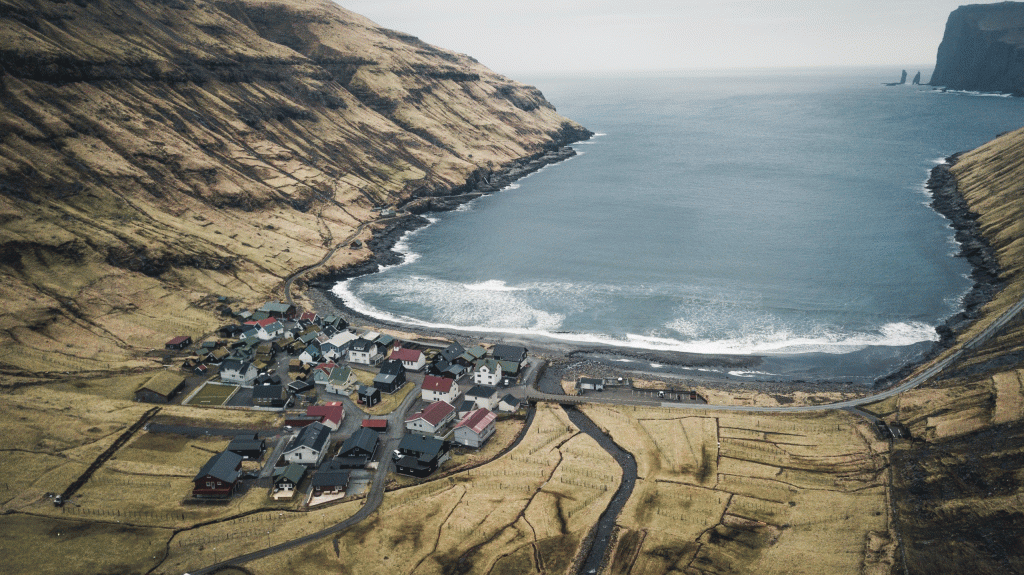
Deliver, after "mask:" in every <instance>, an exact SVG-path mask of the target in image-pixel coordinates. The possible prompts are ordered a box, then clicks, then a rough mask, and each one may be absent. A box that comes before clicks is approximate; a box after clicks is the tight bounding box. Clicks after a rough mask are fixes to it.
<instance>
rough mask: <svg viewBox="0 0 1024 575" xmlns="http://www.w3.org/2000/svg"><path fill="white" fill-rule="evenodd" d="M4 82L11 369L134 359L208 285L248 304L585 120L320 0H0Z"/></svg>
mask: <svg viewBox="0 0 1024 575" xmlns="http://www.w3.org/2000/svg"><path fill="white" fill-rule="evenodd" d="M0 93H2V96H0V221H2V222H3V225H2V226H0V280H2V281H0V298H2V299H3V301H4V302H5V304H6V305H5V309H4V310H2V311H0V370H6V371H7V373H9V374H14V373H31V374H39V373H42V372H50V373H52V372H58V371H59V372H64V371H82V370H90V369H97V370H103V369H113V368H119V367H124V366H126V365H133V364H136V363H138V362H137V361H136V358H137V357H138V355H139V354H138V351H139V350H147V349H149V348H152V347H155V346H159V345H160V344H161V343H162V342H163V341H165V340H166V339H168V338H169V337H170V336H173V335H175V334H177V333H179V332H180V333H193V334H195V333H196V332H197V331H201V330H202V329H203V328H207V327H212V322H214V321H216V320H215V319H214V317H213V314H211V313H209V311H208V310H204V309H200V308H202V307H203V306H204V305H206V302H210V301H212V299H211V297H210V295H211V294H220V295H226V296H229V297H233V298H235V299H236V300H242V301H243V302H247V303H253V302H254V301H256V300H258V299H260V298H264V297H267V296H269V295H270V294H271V292H272V290H273V288H274V287H275V286H277V285H279V283H280V281H281V279H282V278H283V277H286V276H287V275H288V274H290V273H291V272H293V271H295V270H296V269H298V268H301V267H303V266H307V265H310V264H313V263H315V262H317V261H319V260H320V259H321V258H323V257H324V255H325V254H326V253H327V251H328V249H329V248H330V247H333V246H334V245H336V244H338V243H339V242H340V241H341V240H343V239H345V238H346V237H348V236H350V235H352V234H353V233H355V232H357V231H359V232H360V233H361V234H362V236H361V237H363V238H364V239H366V238H368V237H369V233H370V229H368V228H367V229H364V227H365V226H363V224H365V223H367V222H372V221H373V220H374V219H375V218H377V217H379V216H378V214H379V211H378V210H376V209H375V206H380V205H402V204H406V203H408V202H409V201H411V200H412V199H414V198H422V197H430V196H444V195H446V194H448V193H451V192H452V191H453V190H458V189H460V187H463V186H465V184H466V182H467V180H468V179H470V178H478V177H479V176H480V174H486V173H489V172H491V171H494V170H498V169H500V168H502V167H504V166H508V165H510V164H511V163H512V162H514V161H516V160H518V159H521V158H528V157H531V156H535V155H538V154H542V153H544V152H545V151H547V150H550V149H552V148H553V147H557V146H558V145H559V144H563V143H567V142H569V141H572V140H576V139H580V138H584V137H586V136H587V132H586V130H584V129H583V128H582V127H580V126H579V125H577V124H575V123H573V122H571V121H569V120H567V119H565V118H563V117H561V116H559V115H558V113H557V112H556V111H555V109H554V107H553V106H551V104H550V103H549V102H548V101H547V100H545V99H544V97H543V95H542V94H541V93H540V92H539V91H538V90H537V89H536V88H533V87H531V86H525V85H523V84H519V83H517V82H514V81H512V80H510V79H508V78H505V77H503V76H501V75H498V74H496V73H494V72H492V71H490V70H488V69H487V68H485V67H484V66H482V65H481V64H479V63H478V62H476V61H475V60H473V59H472V58H470V57H468V56H465V55H461V54H455V53H451V52H446V51H444V50H441V49H439V48H436V47H434V46H430V45H428V44H426V43H424V42H422V41H420V40H418V39H417V38H415V37H412V36H409V35H406V34H402V33H399V32H394V31H391V30H385V29H382V28H380V27H378V26H376V25H375V24H373V23H372V22H370V21H368V20H366V19H365V18H362V17H360V16H358V15H356V14H353V13H351V12H348V11H346V10H344V9H342V8H341V7H339V6H337V5H336V4H334V3H333V2H330V1H329V0H224V1H215V0H100V1H98V2H85V1H77V0H76V1H74V2H67V1H64V0H56V1H52V2H51V1H47V0H0ZM368 255H369V253H368V251H367V250H365V249H361V250H348V249H345V250H341V251H339V252H338V255H337V256H335V258H334V259H333V260H332V261H331V262H329V263H330V264H332V265H336V266H344V265H347V264H350V263H353V262H357V261H359V260H360V259H365V258H366V257H367V256H368ZM208 307H212V306H208Z"/></svg>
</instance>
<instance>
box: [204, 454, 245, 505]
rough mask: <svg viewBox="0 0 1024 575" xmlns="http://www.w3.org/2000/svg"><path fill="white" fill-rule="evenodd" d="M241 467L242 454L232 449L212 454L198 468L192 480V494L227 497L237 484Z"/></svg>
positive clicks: (206, 496)
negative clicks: (204, 463)
mask: <svg viewBox="0 0 1024 575" xmlns="http://www.w3.org/2000/svg"><path fill="white" fill-rule="evenodd" d="M241 469H242V456H241V455H239V454H237V453H234V452H232V451H224V452H221V453H218V454H217V455H214V456H213V457H211V458H210V460H209V461H207V462H206V465H204V466H203V467H202V469H200V470H199V473H197V474H196V476H195V478H193V479H192V482H193V483H194V484H195V486H194V487H193V489H192V496H193V497H199V498H227V497H231V494H233V493H234V492H235V488H236V487H237V486H238V476H239V473H240V471H241Z"/></svg>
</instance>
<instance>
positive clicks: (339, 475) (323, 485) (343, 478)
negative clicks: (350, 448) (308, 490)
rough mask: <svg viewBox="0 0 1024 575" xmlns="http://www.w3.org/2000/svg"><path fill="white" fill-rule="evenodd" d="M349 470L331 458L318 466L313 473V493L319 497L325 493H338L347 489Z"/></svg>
mask: <svg viewBox="0 0 1024 575" xmlns="http://www.w3.org/2000/svg"><path fill="white" fill-rule="evenodd" d="M348 480H349V472H348V471H347V470H345V469H344V468H342V467H341V466H340V465H338V460H337V459H332V460H331V461H328V462H327V463H325V464H323V465H321V466H320V469H318V470H317V471H316V473H314V474H313V480H312V487H313V495H314V496H316V497H319V496H321V495H323V494H325V493H327V494H331V493H340V492H342V491H345V490H346V489H348Z"/></svg>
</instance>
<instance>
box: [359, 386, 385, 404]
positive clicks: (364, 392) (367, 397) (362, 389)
mask: <svg viewBox="0 0 1024 575" xmlns="http://www.w3.org/2000/svg"><path fill="white" fill-rule="evenodd" d="M357 393H358V397H359V403H360V404H362V405H365V406H366V407H373V406H375V405H377V404H378V403H380V390H379V389H377V388H376V387H370V386H368V385H360V386H359V391H358V392H357Z"/></svg>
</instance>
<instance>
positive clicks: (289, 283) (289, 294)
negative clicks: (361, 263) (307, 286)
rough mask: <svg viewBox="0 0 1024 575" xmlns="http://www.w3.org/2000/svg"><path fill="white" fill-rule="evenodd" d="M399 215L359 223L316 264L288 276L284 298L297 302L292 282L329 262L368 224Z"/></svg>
mask: <svg viewBox="0 0 1024 575" xmlns="http://www.w3.org/2000/svg"><path fill="white" fill-rule="evenodd" d="M399 217H402V216H395V217H389V218H380V219H376V220H370V221H367V222H363V223H361V224H359V227H357V228H356V229H355V231H353V232H352V233H351V234H349V236H348V237H347V238H345V239H343V240H341V241H340V242H338V244H337V245H336V246H334V247H333V248H331V249H330V251H328V252H327V254H326V255H324V257H323V259H322V260H320V261H318V262H316V263H315V264H312V265H308V266H306V267H304V268H301V269H299V270H298V271H296V272H295V273H293V274H292V275H290V276H288V279H286V280H285V281H284V298H285V300H286V301H287V302H288V304H289V305H291V304H294V303H295V302H294V301H292V284H293V283H295V280H296V279H298V278H299V277H301V276H303V275H305V274H306V273H307V272H309V271H310V270H314V269H316V268H318V267H320V266H322V265H324V264H325V263H327V260H329V259H331V258H332V257H333V256H334V254H335V253H336V252H337V251H338V250H339V249H341V248H343V247H345V246H347V245H349V244H351V243H352V240H354V239H356V238H357V237H359V234H361V233H363V230H364V229H365V228H366V226H368V225H371V224H379V223H383V222H387V221H391V220H395V219H398V218H399Z"/></svg>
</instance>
